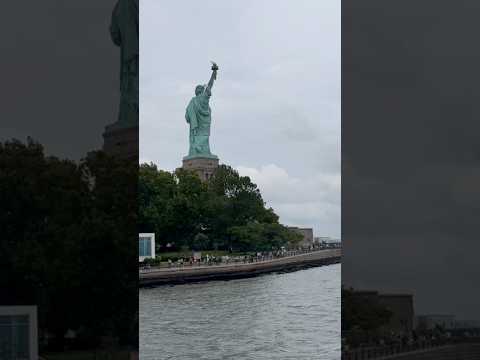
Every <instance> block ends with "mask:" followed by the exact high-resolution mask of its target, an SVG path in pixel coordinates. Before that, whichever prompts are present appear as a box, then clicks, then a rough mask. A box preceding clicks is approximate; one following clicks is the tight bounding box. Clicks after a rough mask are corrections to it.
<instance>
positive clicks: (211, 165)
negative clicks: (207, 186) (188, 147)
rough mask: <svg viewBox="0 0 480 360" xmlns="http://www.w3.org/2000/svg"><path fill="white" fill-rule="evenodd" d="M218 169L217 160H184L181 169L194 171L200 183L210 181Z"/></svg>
mask: <svg viewBox="0 0 480 360" xmlns="http://www.w3.org/2000/svg"><path fill="white" fill-rule="evenodd" d="M217 168H218V158H207V157H204V158H203V157H196V158H188V157H186V158H184V159H183V166H182V169H184V170H190V171H195V172H196V173H197V174H198V176H199V177H200V179H201V180H202V181H206V180H208V179H210V178H211V177H212V175H213V173H214V172H215V170H216V169H217Z"/></svg>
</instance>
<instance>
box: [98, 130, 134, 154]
mask: <svg viewBox="0 0 480 360" xmlns="http://www.w3.org/2000/svg"><path fill="white" fill-rule="evenodd" d="M103 151H105V152H106V153H107V154H109V155H112V156H118V157H122V158H127V159H138V155H139V150H138V126H135V127H126V128H125V127H124V128H122V127H115V126H107V127H106V128H105V132H104V133H103Z"/></svg>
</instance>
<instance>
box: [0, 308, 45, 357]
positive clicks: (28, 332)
mask: <svg viewBox="0 0 480 360" xmlns="http://www.w3.org/2000/svg"><path fill="white" fill-rule="evenodd" d="M0 359H28V360H38V325H37V307H36V306H0Z"/></svg>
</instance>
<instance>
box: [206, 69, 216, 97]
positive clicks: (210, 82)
mask: <svg viewBox="0 0 480 360" xmlns="http://www.w3.org/2000/svg"><path fill="white" fill-rule="evenodd" d="M217 70H218V65H217V64H216V63H214V62H213V61H212V76H210V80H209V81H208V84H207V89H206V91H207V92H208V93H210V92H211V91H212V87H213V82H214V81H215V80H216V79H217Z"/></svg>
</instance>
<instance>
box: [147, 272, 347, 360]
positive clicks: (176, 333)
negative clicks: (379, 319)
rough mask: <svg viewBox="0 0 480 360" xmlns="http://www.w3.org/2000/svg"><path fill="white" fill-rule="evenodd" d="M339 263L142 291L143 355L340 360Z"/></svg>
mask: <svg viewBox="0 0 480 360" xmlns="http://www.w3.org/2000/svg"><path fill="white" fill-rule="evenodd" d="M340 269H341V267H340V265H339V264H337V265H330V266H325V267H318V268H313V269H308V270H301V271H297V272H293V273H287V274H271V275H266V276H261V277H256V278H250V279H240V280H232V281H214V282H205V283H198V284H188V285H178V286H171V287H157V288H149V289H141V290H140V299H139V301H140V359H143V360H147V359H148V360H150V359H151V360H153V359H155V360H159V359H162V360H163V359H182V360H183V359H205V360H206V359H208V360H213V359H282V360H283V359H292V360H293V359H295V360H298V359H322V360H333V359H335V360H336V359H340Z"/></svg>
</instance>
